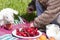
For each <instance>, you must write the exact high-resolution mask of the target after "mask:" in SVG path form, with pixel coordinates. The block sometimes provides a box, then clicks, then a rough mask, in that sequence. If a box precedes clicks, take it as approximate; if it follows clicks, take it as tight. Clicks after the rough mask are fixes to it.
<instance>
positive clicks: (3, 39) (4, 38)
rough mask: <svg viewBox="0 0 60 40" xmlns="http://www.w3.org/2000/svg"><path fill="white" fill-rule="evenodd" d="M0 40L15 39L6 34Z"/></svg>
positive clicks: (15, 39)
mask: <svg viewBox="0 0 60 40" xmlns="http://www.w3.org/2000/svg"><path fill="white" fill-rule="evenodd" d="M0 40H17V38H16V37H13V36H12V35H11V34H6V35H3V36H0Z"/></svg>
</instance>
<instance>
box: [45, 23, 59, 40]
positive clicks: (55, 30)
mask: <svg viewBox="0 0 60 40" xmlns="http://www.w3.org/2000/svg"><path fill="white" fill-rule="evenodd" d="M46 34H47V36H48V38H51V37H53V38H55V40H60V28H59V26H58V25H55V24H50V25H47V26H46Z"/></svg>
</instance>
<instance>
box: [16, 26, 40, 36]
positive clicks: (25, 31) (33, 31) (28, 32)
mask: <svg viewBox="0 0 60 40" xmlns="http://www.w3.org/2000/svg"><path fill="white" fill-rule="evenodd" d="M16 35H18V36H23V37H34V36H37V35H39V33H38V29H37V28H35V27H29V28H22V30H19V29H16Z"/></svg>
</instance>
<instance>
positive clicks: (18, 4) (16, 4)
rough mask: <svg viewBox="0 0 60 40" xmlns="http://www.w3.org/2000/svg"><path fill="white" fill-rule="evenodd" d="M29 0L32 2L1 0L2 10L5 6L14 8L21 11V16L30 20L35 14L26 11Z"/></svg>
mask: <svg viewBox="0 0 60 40" xmlns="http://www.w3.org/2000/svg"><path fill="white" fill-rule="evenodd" d="M29 2H31V0H0V10H2V9H3V8H13V9H15V10H17V11H18V12H19V16H22V17H24V18H25V19H27V20H28V21H30V20H33V18H34V16H35V15H34V14H33V15H28V14H27V12H26V9H27V7H28V3H29ZM27 17H28V18H27Z"/></svg>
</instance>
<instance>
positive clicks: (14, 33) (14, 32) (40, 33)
mask: <svg viewBox="0 0 60 40" xmlns="http://www.w3.org/2000/svg"><path fill="white" fill-rule="evenodd" d="M38 32H39V35H38V36H35V37H23V36H18V35H16V30H14V31H13V32H12V34H13V35H14V36H16V37H18V38H25V39H26V38H27V39H28V38H38V37H40V36H41V35H42V32H40V31H39V30H38Z"/></svg>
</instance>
